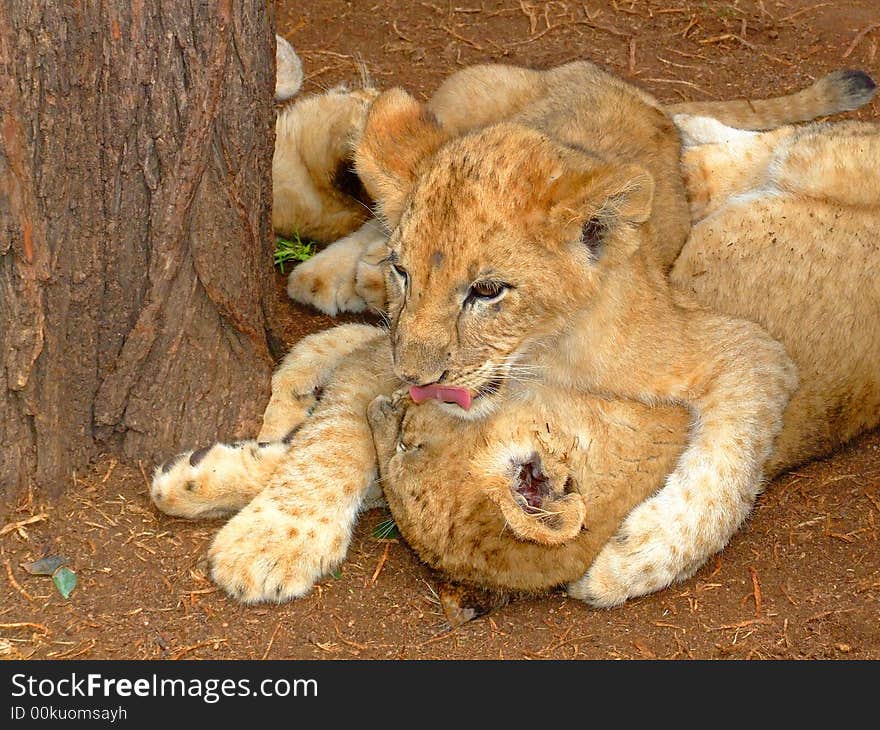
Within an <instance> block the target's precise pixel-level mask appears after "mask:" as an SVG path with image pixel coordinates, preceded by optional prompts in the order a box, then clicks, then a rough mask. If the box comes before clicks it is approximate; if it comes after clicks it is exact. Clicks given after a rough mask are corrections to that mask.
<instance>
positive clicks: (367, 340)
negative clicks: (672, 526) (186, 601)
mask: <svg viewBox="0 0 880 730" xmlns="http://www.w3.org/2000/svg"><path fill="white" fill-rule="evenodd" d="M678 122H679V123H680V124H681V125H682V126H683V127H684V129H685V130H686V139H687V140H689V142H690V143H692V144H694V145H699V146H694V147H692V148H689V149H687V150H686V152H685V157H684V167H685V171H686V173H687V176H686V179H687V182H688V187H689V190H690V192H691V198H692V200H693V201H694V205H693V213H694V222H695V225H694V228H693V230H692V233H691V236H690V238H689V241H688V243H687V245H686V246H685V248H684V250H683V252H682V254H681V256H680V257H679V259H678V260H677V262H676V264H675V267H674V269H673V272H672V274H671V276H672V278H673V280H674V281H675V282H676V283H677V284H678V285H679V286H681V287H682V288H686V289H689V290H691V291H693V293H694V294H695V296H696V297H697V299H698V301H699V302H700V303H701V304H702V305H704V306H709V307H713V308H716V309H718V310H720V311H723V312H726V313H729V314H731V315H735V316H742V317H747V318H750V319H753V320H755V321H757V322H760V323H761V324H762V325H764V326H765V327H767V328H768V329H769V331H770V332H771V333H772V334H773V335H774V336H775V337H778V338H780V339H781V340H782V342H783V343H784V344H785V346H786V348H787V349H788V351H789V352H790V353H791V355H792V357H793V358H794V360H795V361H796V363H797V365H798V367H799V369H800V372H801V384H800V387H799V389H798V390H797V392H796V393H795V395H794V397H793V398H792V400H791V402H790V404H789V406H788V408H787V409H786V411H785V415H784V423H783V429H782V432H781V434H780V436H779V438H778V439H777V440H776V442H775V445H774V450H773V454H772V455H771V457H770V459H769V461H768V462H767V465H766V470H765V475H766V476H767V477H772V476H773V475H774V474H776V473H778V472H779V471H781V470H783V469H785V468H788V467H790V466H793V465H795V464H797V463H799V462H801V461H804V460H806V459H809V458H814V457H817V456H821V455H823V454H825V453H827V452H828V451H830V450H832V449H834V448H836V447H837V446H838V445H840V444H841V443H843V442H845V441H846V440H848V439H850V438H852V437H854V436H855V435H857V434H858V433H860V432H862V431H864V430H865V429H868V428H872V427H874V426H876V425H877V423H878V418H880V368H878V365H877V363H878V362H880V328H878V327H877V325H876V313H877V311H878V309H880V286H878V283H877V279H876V277H873V276H872V272H873V271H876V270H877V268H878V267H880V246H878V241H880V193H878V191H880V178H878V170H880V131H878V129H877V128H876V127H872V126H869V125H855V124H846V125H835V126H822V125H820V126H815V127H808V128H805V129H802V130H798V129H792V128H786V129H781V130H778V131H775V132H772V133H768V134H762V135H752V134H749V133H743V132H741V131H739V130H732V129H727V128H724V127H723V126H720V125H717V123H715V122H714V121H713V120H706V119H692V118H691V119H687V118H685V119H679V120H678ZM854 179H857V180H859V181H860V182H861V183H862V184H860V185H857V186H854V185H852V184H851V181H852V180H854ZM768 230H772V232H773V237H770V236H769V235H768V234H767V232H768ZM844 293H846V296H843V294H844ZM389 357H390V343H389V341H388V337H387V335H386V334H385V333H382V332H381V331H377V330H376V329H374V328H371V327H367V326H364V325H343V326H341V327H337V328H335V329H333V330H329V331H327V332H322V333H319V334H317V335H312V336H310V337H307V338H305V339H304V340H302V341H300V342H299V343H297V345H296V346H295V347H294V348H293V350H292V351H291V353H290V355H288V357H287V358H286V359H285V361H284V363H283V364H282V366H281V367H280V368H279V370H278V372H277V373H276V375H275V377H274V378H273V394H272V401H271V402H270V405H269V408H268V409H267V412H266V419H265V423H264V427H263V432H262V433H261V435H260V438H261V439H263V440H264V441H263V442H262V443H258V442H245V443H243V444H236V445H224V444H217V445H215V446H213V447H211V448H210V449H203V450H199V451H197V452H192V453H187V454H184V455H181V457H178V458H177V459H176V460H174V461H172V462H170V463H169V464H168V465H166V467H165V468H163V469H159V470H157V472H156V476H155V478H154V482H153V492H152V494H153V499H154V500H155V502H156V504H157V505H158V506H159V507H160V508H161V509H163V510H164V511H166V512H169V513H171V514H177V515H182V516H186V517H208V516H217V515H220V514H228V513H230V512H235V511H237V510H242V511H241V513H240V514H239V515H238V516H237V517H235V518H233V519H232V520H231V521H230V522H229V524H228V525H227V526H226V527H224V528H223V529H222V530H221V531H220V533H219V534H218V536H217V539H216V540H215V542H214V545H213V546H212V548H211V552H210V555H211V559H212V561H213V566H214V576H215V579H216V580H218V582H219V583H220V584H221V585H222V586H223V587H224V588H225V589H226V590H228V591H229V592H230V593H232V594H233V595H236V596H237V597H239V598H240V599H242V600H246V601H258V600H285V599H287V598H291V597H293V596H297V595H302V594H303V593H305V592H306V591H307V590H308V589H309V588H310V586H311V585H312V583H313V582H314V580H316V579H317V578H319V577H320V576H321V575H322V574H324V573H325V572H327V571H329V570H330V569H332V567H333V566H334V565H336V564H337V563H338V562H339V561H341V560H342V559H343V558H344V555H345V551H346V549H347V546H348V542H349V539H350V534H351V526H352V524H353V523H354V519H355V515H356V513H357V511H358V509H360V508H362V507H363V506H364V505H365V504H369V503H370V500H371V499H373V498H375V497H376V496H377V491H376V481H375V476H376V474H375V468H376V464H375V458H376V456H375V454H376V452H375V451H374V450H373V448H372V444H371V433H370V428H369V426H368V424H367V418H366V417H365V411H366V410H367V408H368V405H369V404H370V402H371V401H373V399H374V398H375V396H376V395H378V394H385V395H386V396H390V395H391V394H392V393H393V392H394V391H395V390H396V389H398V388H399V385H400V383H399V381H398V380H396V378H394V377H393V374H392V373H391V369H390V366H389ZM530 381H531V377H530V373H529V372H528V371H515V370H514V371H512V374H511V378H508V379H507V380H506V381H505V382H504V385H503V387H504V388H505V389H506V390H508V391H510V392H511V393H512V394H513V393H518V394H519V397H517V398H511V399H508V402H507V405H506V406H505V408H504V410H503V411H501V412H500V413H498V414H497V415H495V416H494V417H492V418H489V419H483V420H479V421H466V420H462V419H460V418H457V417H455V416H450V415H449V414H447V413H444V412H443V411H442V410H441V409H442V408H443V407H442V406H441V405H440V404H439V403H437V402H436V401H433V400H432V401H428V402H426V403H424V404H423V405H419V406H417V405H414V404H412V403H411V402H408V400H407V399H405V398H402V399H401V398H397V399H396V400H394V401H391V400H388V399H387V398H384V397H380V398H378V399H377V400H376V401H375V402H374V403H373V404H372V405H370V406H369V418H370V421H371V423H372V426H373V429H372V437H373V438H375V443H376V450H377V451H378V454H379V464H380V467H381V471H382V477H383V480H382V483H383V487H384V490H385V494H386V496H387V499H388V503H389V506H390V507H391V508H392V511H393V513H394V515H395V518H396V520H397V522H398V525H399V527H400V528H401V531H402V533H403V535H404V537H405V538H406V540H407V541H408V542H409V543H410V544H411V545H412V546H413V547H414V548H415V549H416V550H417V551H418V552H419V554H420V555H421V556H422V557H423V558H424V559H425V560H426V561H427V562H428V563H430V564H431V565H433V566H435V567H437V568H440V569H442V570H445V571H447V572H448V573H450V574H451V575H452V576H454V577H456V578H459V579H463V580H469V581H472V582H476V583H480V584H483V585H488V586H495V587H504V588H516V589H522V590H539V589H545V588H550V587H552V586H555V585H558V584H560V583H570V592H571V593H572V595H575V596H577V597H585V591H584V586H583V581H581V580H579V579H580V578H581V577H582V576H583V575H584V574H585V572H586V571H587V569H588V568H589V566H590V564H591V563H592V561H593V558H594V557H595V555H596V554H597V552H598V551H599V550H600V548H601V547H602V545H603V543H604V542H605V541H606V539H607V538H608V537H610V536H611V535H612V534H613V532H614V530H615V529H616V528H617V525H618V524H619V522H620V520H621V518H622V517H623V515H624V514H625V513H626V512H627V511H628V510H629V509H630V508H631V507H633V506H635V505H636V504H638V503H639V502H640V501H641V500H642V499H643V498H644V497H646V496H647V495H649V494H651V493H652V492H653V491H655V490H656V489H657V488H658V487H659V486H661V485H662V484H663V480H664V478H665V477H666V475H667V474H668V472H669V471H670V470H671V469H672V468H673V467H674V465H675V463H676V460H677V459H678V458H679V457H680V454H681V452H682V451H683V449H684V448H685V444H686V440H687V427H688V420H689V417H688V414H687V413H686V412H685V411H684V410H683V409H681V408H680V407H674V406H661V407H648V406H646V405H643V404H639V403H636V402H633V401H625V400H617V401H615V400H607V399H604V398H601V397H597V396H593V395H589V394H585V393H581V394H572V393H570V392H568V391H563V392H559V391H555V392H554V391H553V390H552V389H546V388H544V389H536V388H535V387H534V384H533V383H531V382H530ZM316 388H317V389H319V390H322V391H323V395H322V396H321V398H320V400H319V401H317V402H316V398H315V389H316ZM309 409H314V412H313V414H312V415H311V416H309V417H306V413H307V411H308V410H309ZM288 429H289V430H290V431H291V433H290V434H289V435H288V437H287V438H284V439H281V438H280V436H281V435H282V434H284V433H285V432H286V431H287V430H288ZM273 438H275V439H277V440H273ZM582 527H584V528H587V529H581V528H582ZM680 547H684V546H679V545H677V544H675V545H672V546H671V548H670V549H672V550H678V549H679V548H680Z"/></svg>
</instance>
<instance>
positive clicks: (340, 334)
mask: <svg viewBox="0 0 880 730" xmlns="http://www.w3.org/2000/svg"><path fill="white" fill-rule="evenodd" d="M381 332H382V330H380V329H379V328H377V327H372V326H370V325H366V324H343V325H339V326H338V327H333V328H332V329H329V330H324V331H323V332H316V333H315V334H312V335H308V336H307V337H303V338H302V339H301V340H300V341H299V342H297V343H296V344H295V345H294V346H293V347H292V348H291V350H290V352H288V353H287V355H285V357H284V359H283V360H282V361H281V364H280V365H279V366H278V368H277V369H276V370H275V372H274V374H273V375H272V395H271V397H270V398H269V404H268V405H267V406H266V410H265V412H264V413H263V426H262V428H261V429H260V435H259V436H258V437H257V439H258V440H259V441H275V440H278V439H282V438H284V436H285V435H286V434H288V433H289V432H290V431H291V429H293V428H295V427H296V426H297V425H298V424H300V423H302V421H303V420H305V418H306V416H307V415H308V414H309V413H310V412H311V410H312V409H313V408H314V407H315V404H316V403H317V399H318V395H319V393H320V390H321V389H322V388H323V387H324V386H325V385H327V383H328V382H329V381H330V378H331V377H332V375H333V372H334V371H335V370H336V368H337V366H338V365H339V363H340V362H341V361H342V360H344V359H345V357H346V356H347V355H349V354H350V353H352V352H354V351H355V350H356V349H358V348H359V347H361V346H362V345H363V344H365V343H366V342H368V341H369V340H371V339H373V338H375V337H376V336H377V335H379V334H381Z"/></svg>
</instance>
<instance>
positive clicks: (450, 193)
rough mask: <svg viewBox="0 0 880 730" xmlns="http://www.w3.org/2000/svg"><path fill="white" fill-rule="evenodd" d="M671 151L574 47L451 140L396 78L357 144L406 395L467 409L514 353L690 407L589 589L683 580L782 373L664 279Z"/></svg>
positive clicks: (739, 510)
mask: <svg viewBox="0 0 880 730" xmlns="http://www.w3.org/2000/svg"><path fill="white" fill-rule="evenodd" d="M551 74H552V75H551ZM680 153H681V149H680V142H679V136H678V132H677V130H676V129H675V127H674V126H673V125H672V122H671V120H670V119H669V118H668V117H667V116H666V114H665V113H664V112H663V111H662V109H661V108H660V107H659V105H656V104H655V103H653V102H652V100H651V99H650V98H648V97H647V96H646V95H645V94H644V93H642V92H640V91H638V90H635V89H633V88H632V87H629V86H628V85H626V84H624V83H623V82H620V81H619V80H617V79H614V78H612V77H608V76H607V75H606V74H604V73H603V72H601V71H600V70H598V69H597V68H595V67H593V66H591V65H589V64H580V63H576V64H570V65H569V66H564V67H561V68H559V69H556V70H554V72H548V77H547V78H545V86H544V89H543V93H542V95H541V96H540V97H538V98H533V99H531V100H530V103H529V104H528V106H527V107H525V108H524V109H523V110H522V111H520V112H519V113H518V114H515V115H513V116H512V117H511V118H510V120H509V121H506V122H503V123H499V124H494V125H489V126H487V127H484V128H480V129H478V130H475V131H472V132H469V133H466V134H462V135H459V136H454V137H451V138H450V137H449V135H448V133H447V132H446V130H444V129H443V128H442V127H441V126H440V125H438V124H437V122H436V120H435V119H434V118H433V117H432V115H431V114H430V113H429V112H428V111H427V110H426V109H425V108H424V107H423V106H422V105H421V104H419V103H418V102H417V101H416V100H415V99H413V98H412V97H410V96H409V95H408V94H406V93H405V92H403V91H402V90H391V91H389V92H386V93H385V94H383V95H382V96H380V97H379V98H378V99H377V100H376V101H375V102H374V103H373V104H372V106H371V108H370V112H369V114H368V116H367V122H366V125H365V128H364V131H363V134H362V136H361V139H360V144H359V145H358V148H357V150H356V155H355V163H356V166H357V170H358V174H359V175H360V177H361V179H362V180H363V182H364V185H365V187H366V188H367V190H368V191H369V193H370V195H371V196H372V197H373V199H374V200H376V201H377V204H378V212H379V214H380V216H381V217H382V218H383V219H384V221H385V223H386V224H387V226H388V228H389V230H391V235H390V238H389V241H388V249H389V254H388V256H387V258H386V260H385V261H386V263H385V274H386V290H387V294H388V298H389V306H388V314H389V318H390V332H391V342H392V356H393V362H394V371H395V373H396V375H397V376H398V377H399V378H400V379H401V380H402V381H403V382H405V383H406V384H408V385H409V386H410V394H411V396H412V397H413V399H414V400H416V401H417V402H418V401H420V400H424V399H426V398H436V399H439V400H442V401H444V405H443V408H444V409H445V410H446V411H447V412H448V413H449V414H451V415H456V416H459V417H461V418H465V419H475V418H481V417H485V416H488V415H489V414H491V413H493V412H496V411H497V410H499V409H503V408H506V407H507V403H508V402H509V397H510V393H509V390H510V389H509V388H506V387H505V386H506V385H507V381H508V375H509V374H511V373H514V372H515V371H516V368H518V367H519V368H522V367H527V368H529V369H530V371H531V372H532V373H533V374H534V375H533V377H535V378H537V379H538V380H539V381H540V382H542V383H545V384H548V385H551V386H553V387H556V388H562V389H569V390H572V391H577V392H591V393H599V394H608V395H612V396H615V397H622V398H631V399H634V400H638V401H641V402H643V403H646V404H653V403H658V402H664V403H677V404H683V405H685V406H687V407H688V409H689V410H690V412H691V417H692V424H691V430H690V436H689V442H688V445H687V448H686V449H685V450H684V452H683V453H682V455H681V457H680V458H679V460H678V463H677V465H676V468H675V469H674V470H673V471H672V473H671V474H670V475H669V477H668V478H667V480H666V485H665V486H664V488H663V489H661V490H660V491H659V492H658V493H657V494H656V495H655V496H653V497H651V498H650V499H648V500H647V501H645V502H644V503H643V504H641V505H640V506H639V507H637V508H636V509H635V510H633V511H632V512H631V513H630V514H629V516H628V517H627V518H626V520H625V521H624V523H623V525H622V526H621V529H620V531H619V533H618V535H617V536H616V537H615V539H614V540H612V541H610V542H609V543H608V544H607V545H606V547H605V548H604V549H603V550H602V552H601V553H600V554H599V556H598V558H597V559H596V561H594V563H593V565H592V567H591V568H590V571H589V573H588V575H587V576H586V577H585V579H584V580H583V581H582V595H583V596H584V597H585V598H587V599H588V600H589V601H591V602H592V603H594V604H595V605H600V606H611V605H615V604H618V603H621V602H622V601H624V600H626V599H627V598H629V597H633V596H638V595H642V594H644V593H648V592H651V591H654V590H658V589H660V588H663V587H665V586H666V585H669V584H670V583H671V582H673V581H675V580H681V579H683V578H685V577H687V576H689V575H691V574H692V573H693V572H694V571H695V570H696V569H697V568H698V567H699V566H700V565H702V563H703V562H704V561H705V560H706V558H707V557H708V556H709V555H711V554H713V553H714V552H717V551H718V550H720V549H721V548H723V547H724V545H725V544H726V543H727V541H728V540H729V539H730V537H731V535H732V534H733V533H734V532H735V531H736V530H737V528H738V527H739V526H740V524H742V521H743V520H744V519H745V517H746V515H747V514H748V513H749V511H750V510H751V507H752V504H753V502H754V499H755V497H756V496H757V494H758V492H759V491H760V489H761V484H762V480H763V467H764V462H765V461H766V459H767V456H768V454H769V453H770V449H771V446H772V443H773V439H774V438H775V437H776V435H777V434H778V433H779V431H780V428H781V426H782V413H783V411H784V410H785V406H786V404H787V402H788V399H789V396H790V395H791V393H792V392H793V391H794V389H795V388H796V386H797V375H796V370H795V367H794V365H793V363H792V361H791V360H790V358H789V357H788V356H787V354H786V353H785V350H784V348H783V347H782V346H781V345H780V344H779V342H777V341H776V340H774V339H773V338H772V337H770V336H769V335H768V334H767V332H766V331H764V330H763V329H762V328H761V327H759V326H758V325H756V324H754V323H753V322H748V321H745V320H737V319H733V318H731V317H725V316H721V315H719V314H716V313H714V312H710V311H707V310H705V309H703V308H702V307H700V306H699V305H698V304H697V302H696V301H695V300H694V298H693V297H692V296H691V295H690V293H689V292H686V291H683V290H681V289H678V288H676V287H673V286H671V285H670V284H669V282H668V281H667V279H666V275H665V268H666V267H667V266H668V265H670V264H671V262H672V261H673V260H674V258H675V256H676V255H677V253H678V251H679V250H680V248H681V246H682V244H683V243H684V239H685V236H686V235H687V232H688V230H689V227H690V215H689V211H688V203H687V199H686V196H685V193H684V185H683V182H682V176H681V172H680V167H679V164H680V163H679V158H680Z"/></svg>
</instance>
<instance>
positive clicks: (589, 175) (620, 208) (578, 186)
mask: <svg viewBox="0 0 880 730" xmlns="http://www.w3.org/2000/svg"><path fill="white" fill-rule="evenodd" d="M553 198H554V203H555V204H554V205H553V207H552V209H551V211H550V217H551V220H552V219H555V220H557V221H558V222H559V223H561V224H562V225H563V226H564V227H565V228H569V227H572V231H570V232H567V234H566V238H567V239H569V240H570V239H573V238H574V237H575V235H576V232H575V231H574V230H573V227H574V226H576V225H577V226H580V238H581V241H582V243H583V244H584V245H585V246H587V248H588V249H589V250H590V253H591V254H592V255H594V256H598V255H599V254H600V253H601V250H602V249H603V247H604V244H605V241H606V237H607V236H608V234H609V233H611V232H613V231H614V229H615V228H617V227H618V226H620V225H621V224H623V225H629V226H638V225H640V224H642V223H644V222H645V221H646V220H648V218H650V217H651V209H652V206H653V202H654V178H653V177H651V174H650V173H649V172H648V171H647V170H645V169H644V168H642V167H639V166H638V165H608V164H603V165H599V166H597V167H591V168H590V169H588V170H584V171H573V170H568V171H566V172H565V173H563V174H562V175H561V176H560V177H559V179H558V180H557V181H556V183H555V185H554V186H553Z"/></svg>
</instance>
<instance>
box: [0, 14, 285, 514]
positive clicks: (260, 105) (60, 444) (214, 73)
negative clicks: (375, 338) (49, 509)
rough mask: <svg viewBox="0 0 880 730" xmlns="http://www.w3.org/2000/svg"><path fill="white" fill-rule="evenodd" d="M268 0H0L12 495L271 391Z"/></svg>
mask: <svg viewBox="0 0 880 730" xmlns="http://www.w3.org/2000/svg"><path fill="white" fill-rule="evenodd" d="M271 12H272V11H271V4H270V3H266V2H265V0H236V2H234V3H233V2H232V0H212V2H208V3H203V2H198V0H181V1H180V2H160V0H133V1H132V2H131V3H122V2H114V0H82V1H81V2H57V3H55V2H51V3H47V2H44V1H43V0H0V64H2V67H0V498H3V497H10V496H13V495H15V494H16V493H17V492H18V491H19V490H21V489H22V488H23V487H25V486H27V485H28V484H33V485H34V486H36V487H39V488H41V489H44V490H47V491H48V492H49V493H52V494H57V493H58V492H59V491H60V490H61V489H62V488H63V487H64V485H66V484H69V483H70V481H71V472H72V470H73V469H75V468H76V467H77V466H80V465H82V464H84V463H85V462H87V461H88V460H89V459H90V458H91V457H93V456H94V455H95V454H96V453H97V452H98V451H101V450H109V449H112V448H115V447H119V446H121V447H122V448H123V449H124V453H125V455H126V456H128V457H133V458H139V459H145V460H149V461H152V460H154V459H156V458H161V457H167V456H170V455H171V454H172V453H174V452H176V451H177V450H178V449H180V448H181V447H189V446H193V445H196V444H199V443H203V442H207V441H211V440H214V439H215V438H216V437H217V436H218V435H222V436H227V437H228V436H235V435H238V434H248V435H252V434H253V433H255V432H256V430H257V427H258V424H259V416H260V413H261V412H262V408H263V406H264V405H265V402H266V399H267V397H268V389H269V377H270V373H271V368H272V357H271V355H270V346H269V345H270V337H269V335H268V334H267V332H269V330H270V327H269V323H270V322H271V320H272V317H271V313H272V307H273V304H272V302H273V301H274V287H273V273H272V264H271V261H272V258H271V256H272V248H271V247H272V244H271V237H270V233H271V230H270V214H269V206H270V201H271V158H272V146H273V139H274V137H273V134H274V108H273V104H272V87H273V81H274V36H273V31H272V26H273V22H272V18H271Z"/></svg>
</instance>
